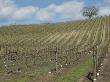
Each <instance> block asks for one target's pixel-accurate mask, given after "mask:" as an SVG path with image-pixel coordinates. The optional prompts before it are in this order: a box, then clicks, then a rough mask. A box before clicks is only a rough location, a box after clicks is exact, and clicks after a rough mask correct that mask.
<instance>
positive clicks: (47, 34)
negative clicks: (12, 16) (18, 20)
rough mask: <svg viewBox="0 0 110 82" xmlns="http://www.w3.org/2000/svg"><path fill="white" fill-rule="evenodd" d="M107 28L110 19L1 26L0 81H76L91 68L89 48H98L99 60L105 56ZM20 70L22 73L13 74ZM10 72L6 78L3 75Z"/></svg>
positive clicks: (109, 31)
mask: <svg viewBox="0 0 110 82" xmlns="http://www.w3.org/2000/svg"><path fill="white" fill-rule="evenodd" d="M109 26H110V16H104V17H98V18H95V19H91V20H81V21H77V22H65V23H56V24H42V25H12V26H6V27H1V28H0V56H1V57H0V66H1V67H0V81H1V82H77V81H78V79H80V78H81V77H83V76H85V75H86V74H87V73H88V71H89V70H90V69H92V67H93V64H92V54H93V52H94V51H93V50H92V48H93V47H97V50H96V51H97V55H98V58H99V59H100V56H101V55H102V54H105V53H104V52H105V49H107V47H108V44H109V37H110V28H109ZM10 52H12V53H11V54H10ZM13 52H14V54H15V56H14V55H13ZM15 52H16V53H15ZM13 56H14V57H13ZM44 56H45V57H44ZM10 57H11V58H14V59H9V58H10ZM101 61H102V60H101ZM4 62H5V63H4ZM99 64H100V62H99ZM19 68H20V71H21V72H20V73H16V72H15V71H16V69H19ZM10 71H11V72H12V73H10V74H9V76H7V75H4V73H7V72H8V73H9V72H10ZM55 71H56V72H55ZM12 77H13V78H12Z"/></svg>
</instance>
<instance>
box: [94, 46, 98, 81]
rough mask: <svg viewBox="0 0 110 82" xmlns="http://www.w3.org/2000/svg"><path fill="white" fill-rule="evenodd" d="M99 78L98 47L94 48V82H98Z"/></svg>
mask: <svg viewBox="0 0 110 82" xmlns="http://www.w3.org/2000/svg"><path fill="white" fill-rule="evenodd" d="M96 77H97V47H96V46H95V47H93V82H96Z"/></svg>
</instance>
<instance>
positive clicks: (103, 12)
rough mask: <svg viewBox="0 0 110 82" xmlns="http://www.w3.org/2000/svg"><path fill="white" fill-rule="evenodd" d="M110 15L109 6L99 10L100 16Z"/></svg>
mask: <svg viewBox="0 0 110 82" xmlns="http://www.w3.org/2000/svg"><path fill="white" fill-rule="evenodd" d="M109 14H110V7H109V6H106V7H100V8H99V16H103V15H109Z"/></svg>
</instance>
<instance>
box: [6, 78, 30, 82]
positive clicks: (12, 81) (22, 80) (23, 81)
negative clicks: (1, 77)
mask: <svg viewBox="0 0 110 82" xmlns="http://www.w3.org/2000/svg"><path fill="white" fill-rule="evenodd" d="M5 82H29V78H28V77H22V78H19V79H16V80H9V81H5Z"/></svg>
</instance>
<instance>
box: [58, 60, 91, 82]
mask: <svg viewBox="0 0 110 82" xmlns="http://www.w3.org/2000/svg"><path fill="white" fill-rule="evenodd" d="M91 66H92V59H89V60H87V61H86V62H85V63H83V64H81V65H78V66H76V67H75V68H73V69H72V70H70V71H69V72H68V73H67V74H66V75H63V76H62V77H60V78H59V79H58V81H57V82H77V81H78V80H79V79H80V78H81V77H83V76H84V75H85V74H86V73H87V72H88V71H89V69H90V67H91Z"/></svg>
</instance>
